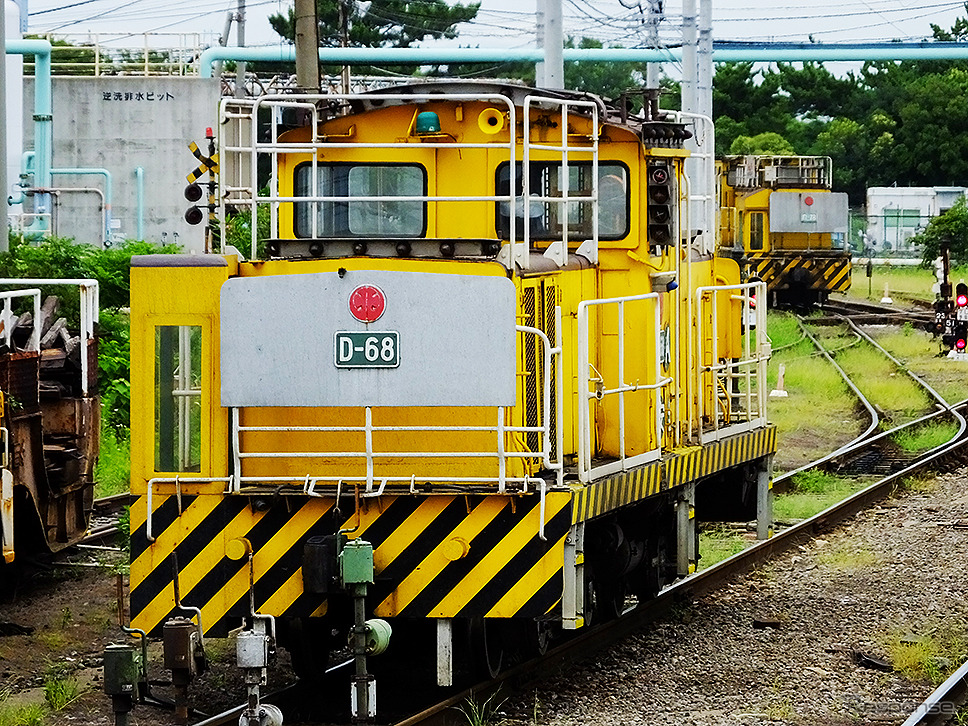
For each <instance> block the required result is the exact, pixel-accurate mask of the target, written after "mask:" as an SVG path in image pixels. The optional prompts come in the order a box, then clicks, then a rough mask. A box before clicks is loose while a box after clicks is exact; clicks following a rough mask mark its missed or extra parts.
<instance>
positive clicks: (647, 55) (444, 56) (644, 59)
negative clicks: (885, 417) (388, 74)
mask: <svg viewBox="0 0 968 726" xmlns="http://www.w3.org/2000/svg"><path fill="white" fill-rule="evenodd" d="M563 54H564V59H565V60H566V61H633V62H640V63H649V62H655V61H659V62H666V61H678V60H681V58H682V49H681V48H565V49H564V51H563ZM295 57H296V49H295V47H294V46H291V45H273V46H260V47H255V48H224V47H222V46H215V47H212V48H208V49H206V50H205V51H203V52H202V55H201V58H200V59H199V63H200V68H199V75H200V76H201V77H202V78H211V77H212V64H213V63H215V62H217V61H224V60H234V61H243V60H246V61H276V62H288V63H291V62H293V61H294V60H295ZM966 58H968V43H944V42H928V43H850V44H847V43H844V44H840V43H837V44H834V43H830V44H825V43H733V42H728V43H723V42H719V43H713V60H714V61H718V62H723V61H755V62H770V61H864V60H958V59H966ZM319 60H320V61H321V62H326V63H347V64H349V63H387V64H393V63H419V64H425V63H455V62H461V63H503V62H507V61H528V62H535V63H537V62H541V61H542V60H544V51H543V50H541V49H538V48H518V49H509V48H320V49H319Z"/></svg>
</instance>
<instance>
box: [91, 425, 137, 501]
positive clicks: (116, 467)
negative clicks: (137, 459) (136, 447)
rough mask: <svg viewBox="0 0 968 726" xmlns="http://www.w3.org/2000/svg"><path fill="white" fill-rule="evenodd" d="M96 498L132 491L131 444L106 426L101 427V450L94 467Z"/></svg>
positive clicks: (125, 435)
mask: <svg viewBox="0 0 968 726" xmlns="http://www.w3.org/2000/svg"><path fill="white" fill-rule="evenodd" d="M94 478H95V480H96V481H97V485H96V486H95V488H94V496H96V497H107V496H110V495H112V494H121V493H123V492H126V491H129V490H130V489H131V442H130V440H129V439H128V436H127V433H126V432H125V433H123V434H119V433H117V432H116V431H115V429H113V428H111V427H110V426H108V425H106V424H102V426H101V450H100V453H99V455H98V460H97V464H95V466H94Z"/></svg>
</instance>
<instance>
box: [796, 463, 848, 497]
mask: <svg viewBox="0 0 968 726" xmlns="http://www.w3.org/2000/svg"><path fill="white" fill-rule="evenodd" d="M792 481H793V489H794V491H797V492H800V493H803V494H826V493H827V492H833V491H839V490H840V488H841V487H842V486H843V485H845V484H846V483H847V482H846V481H845V480H844V479H841V478H840V477H838V476H834V475H833V474H828V473H827V472H825V471H817V470H816V469H811V470H810V471H801V472H799V473H797V474H794V475H793V479H792Z"/></svg>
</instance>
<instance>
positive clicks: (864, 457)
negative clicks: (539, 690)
mask: <svg viewBox="0 0 968 726" xmlns="http://www.w3.org/2000/svg"><path fill="white" fill-rule="evenodd" d="M871 307H877V306H866V305H863V304H859V305H858V308H867V310H864V311H862V314H860V322H863V321H864V320H866V318H867V317H868V316H869V315H873V314H875V313H872V312H871V311H870V310H869V308H871ZM879 312H883V309H880V311H879ZM890 312H892V313H895V312H898V311H890ZM858 314H859V313H857V312H852V314H851V315H850V319H849V320H846V319H845V316H844V315H843V314H840V313H838V314H837V315H836V318H835V320H836V322H837V323H839V324H847V325H848V327H850V329H851V330H852V331H854V332H855V334H856V335H857V336H858V338H859V339H862V340H865V341H866V342H867V343H869V344H870V345H872V346H874V347H875V348H877V349H878V350H880V351H881V353H882V354H884V355H885V356H887V357H888V358H889V359H891V360H892V361H893V362H894V364H895V365H897V366H898V368H899V369H900V370H903V371H904V372H905V373H906V374H907V375H909V376H911V377H912V378H913V379H914V380H915V382H917V383H918V384H919V385H920V386H922V388H924V390H925V391H926V392H927V393H928V395H929V396H930V397H931V398H933V399H934V400H935V401H936V402H937V405H938V410H936V411H933V412H930V413H928V414H926V415H924V416H922V417H919V418H917V419H915V420H912V421H909V422H907V423H905V424H902V425H901V426H897V427H894V428H892V429H890V430H888V431H883V432H879V433H878V432H877V428H878V425H879V423H880V419H879V416H878V414H877V411H876V407H875V406H873V404H871V403H870V402H869V401H868V400H867V398H866V397H865V396H864V394H863V393H862V392H861V391H860V390H859V389H858V388H857V386H856V385H855V384H854V383H853V382H852V381H850V379H849V376H848V375H847V374H846V372H844V371H843V370H842V369H840V367H839V366H838V365H837V364H836V362H835V361H834V359H833V356H832V355H831V354H830V352H829V351H827V350H826V349H825V348H824V347H823V346H822V344H821V343H820V342H819V341H818V340H817V339H816V338H815V337H814V336H813V335H812V334H811V333H810V332H809V330H807V329H806V327H804V328H803V332H804V335H805V336H807V337H809V338H811V340H813V342H814V344H815V345H816V346H817V347H818V349H819V350H820V351H821V354H822V355H824V357H826V358H827V359H828V360H829V362H830V363H832V364H833V365H834V367H835V368H837V369H838V370H839V371H840V372H841V375H842V376H843V377H844V379H845V381H847V383H848V386H850V387H851V388H852V389H853V390H854V392H855V395H857V396H858V400H859V401H860V402H861V404H862V405H863V406H864V407H865V408H866V409H867V410H868V411H869V413H870V415H871V424H870V426H869V427H868V428H867V429H866V430H865V431H864V433H863V434H861V435H860V436H859V437H857V438H856V439H855V440H853V441H851V442H848V443H847V444H846V445H844V446H842V447H840V448H839V449H838V450H837V451H834V452H831V453H830V454H828V455H827V456H825V457H823V458H821V459H818V460H817V461H814V462H811V463H809V464H807V465H805V466H803V467H800V468H799V469H797V470H795V471H792V472H787V473H784V474H782V475H780V476H778V477H776V479H775V480H774V485H775V486H776V485H780V486H781V487H782V486H783V485H784V483H786V482H789V481H791V480H792V478H793V477H794V476H795V475H796V474H798V473H800V472H803V471H807V470H811V469H823V470H828V471H831V470H832V471H837V472H839V473H841V474H850V475H856V476H871V475H873V476H875V477H876V480H875V481H873V482H872V483H870V484H868V485H867V486H866V487H864V488H863V489H861V490H860V491H858V492H856V493H855V494H853V495H851V496H850V497H848V498H847V499H845V500H843V501H842V502H840V503H838V504H835V505H833V506H831V507H829V508H827V509H825V510H824V511H822V512H820V513H818V514H816V515H814V516H813V517H810V518H809V519H806V520H803V521H802V522H799V523H797V524H795V525H793V526H790V527H788V528H786V529H784V530H782V531H780V532H778V533H776V534H775V535H774V536H773V537H772V538H770V539H768V540H765V541H762V542H759V543H757V544H755V545H752V546H750V547H748V548H746V549H745V550H743V551H742V552H740V553H738V554H736V555H734V556H732V557H730V558H728V559H726V560H724V561H722V562H720V563H718V564H716V565H714V566H712V567H710V568H708V569H706V570H702V571H700V572H699V573H697V574H695V575H691V576H690V577H688V578H685V579H683V580H680V581H679V582H677V583H675V584H674V585H672V586H670V587H668V588H666V589H665V590H663V591H662V593H660V594H659V596H658V597H657V598H655V599H654V600H651V601H649V602H648V603H645V604H643V605H639V606H637V607H635V608H633V609H631V610H629V611H627V612H626V613H625V614H623V616H622V617H621V618H619V619H617V620H614V621H612V622H609V623H604V624H602V625H598V626H595V627H592V628H590V629H589V630H588V631H587V632H585V633H582V634H581V635H579V636H577V637H574V638H572V639H570V640H568V641H566V642H565V643H563V644H561V645H559V646H558V647H556V648H554V649H552V650H550V651H549V652H548V654H547V655H546V656H545V657H544V658H542V659H540V660H539V661H532V662H529V663H524V664H522V665H520V666H517V667H516V668H513V669H511V670H508V671H507V672H505V673H502V674H501V675H500V676H499V677H498V678H497V679H495V680H493V681H488V682H485V683H480V684H477V685H475V686H474V687H472V688H469V689H467V690H465V691H462V692H460V693H457V694H455V695H452V696H450V697H449V698H447V699H446V700H442V701H441V702H439V703H437V704H434V705H432V706H430V707H428V708H425V709H423V710H422V711H420V712H419V713H415V714H413V715H411V716H409V717H407V718H403V719H399V720H396V721H394V722H393V723H394V724H395V726H418V725H419V726H438V725H444V724H447V725H448V726H449V725H450V724H456V723H463V722H465V721H466V719H464V718H463V716H462V715H461V714H460V713H459V712H458V711H457V710H456V709H458V708H459V707H460V706H461V705H462V704H465V703H467V702H469V701H470V700H471V699H473V700H475V701H476V702H477V703H482V702H484V701H486V700H487V699H488V698H489V697H491V696H492V695H493V694H495V693H497V692H498V691H499V690H502V691H503V692H504V693H508V692H519V691H523V690H524V688H525V687H526V686H527V684H528V683H530V682H534V681H535V680H539V679H540V678H541V677H542V676H544V675H547V674H550V673H552V672H554V671H555V670H556V669H558V668H560V667H561V666H562V665H563V664H566V663H568V662H572V661H575V660H578V659H581V658H586V657H587V656H588V655H589V653H591V652H595V651H601V650H604V649H605V648H606V647H607V646H608V645H610V644H611V643H614V642H615V641H618V640H621V639H622V638H624V637H626V636H628V635H630V634H632V633H634V632H637V631H639V630H641V629H643V628H645V627H646V626H648V625H649V624H651V623H652V622H654V621H656V620H657V619H658V618H660V617H661V616H663V615H665V614H666V613H668V612H669V611H670V610H671V609H672V608H673V607H674V606H676V605H677V604H680V603H682V602H684V601H689V600H692V599H694V598H696V597H699V596H701V595H705V594H708V593H711V592H713V591H715V590H716V589H717V588H719V587H720V586H721V585H723V584H724V583H726V582H727V581H729V580H731V579H732V578H734V577H736V576H738V575H740V574H743V573H745V572H748V571H750V570H751V569H753V568H754V567H756V566H757V565H760V564H762V563H764V562H766V561H768V560H770V559H771V558H773V557H775V556H776V555H778V554H780V553H783V552H787V551H789V550H791V549H793V548H795V547H797V546H798V545H800V544H802V543H804V542H805V541H807V540H810V539H812V538H813V537H815V536H816V535H817V534H819V533H821V532H824V531H826V530H828V529H829V528H830V527H832V526H834V525H836V524H838V523H840V522H842V521H844V520H846V519H848V518H849V517H851V516H853V515H854V514H856V513H857V512H859V511H861V510H863V509H865V508H867V507H869V506H871V505H872V504H873V503H875V502H877V501H879V500H881V499H883V498H885V497H887V496H888V495H889V494H890V493H891V492H892V491H893V490H894V488H895V487H896V486H897V485H898V484H899V483H900V482H901V481H902V480H903V479H904V478H906V477H909V476H913V475H915V474H917V473H920V472H922V471H925V470H928V469H930V468H932V467H933V466H936V465H938V464H939V463H941V462H944V463H946V464H950V463H951V461H952V460H953V459H955V458H957V459H959V460H960V461H962V462H968V446H966V444H968V424H966V419H965V415H966V414H968V399H966V400H963V401H960V402H958V403H956V404H954V405H949V404H948V403H947V402H946V401H945V400H944V399H943V398H942V397H941V396H940V395H939V394H938V393H937V392H936V391H935V390H934V389H933V388H932V387H931V386H930V385H929V384H927V382H925V381H924V380H923V379H921V378H919V377H918V376H916V375H915V374H913V373H911V372H910V371H908V370H907V369H906V367H905V366H904V365H903V363H901V362H900V361H898V360H897V359H896V358H894V357H893V356H891V355H890V353H888V352H887V351H886V350H884V349H883V347H881V346H880V345H879V344H877V343H876V341H874V340H873V339H872V338H870V336H868V335H867V334H866V333H865V332H864V331H863V330H861V329H860V328H859V327H857V325H856V322H855V321H857V319H858ZM888 317H889V319H887V320H885V319H884V317H880V318H878V319H877V321H876V322H878V323H880V324H883V323H885V322H887V323H894V324H899V323H900V324H903V323H906V322H912V321H916V320H917V317H918V314H914V313H912V314H904V313H902V314H900V315H898V316H896V317H894V316H888ZM821 320H822V319H821ZM816 321H817V319H816V318H814V319H811V322H816ZM898 321H899V323H898ZM932 321H933V317H932ZM944 417H950V418H951V419H953V420H954V421H955V422H957V424H958V429H957V432H956V433H955V435H954V436H952V438H951V439H950V440H949V441H947V442H945V443H944V444H941V445H938V446H935V447H934V448H932V449H930V450H928V451H924V452H921V453H920V454H899V453H897V451H895V450H894V449H896V447H893V446H892V445H891V444H890V439H891V437H892V436H893V435H896V434H897V433H898V432H900V431H903V430H905V429H909V428H914V427H918V426H921V425H924V424H928V423H932V422H934V421H936V420H937V419H939V418H944ZM956 676H958V678H956ZM949 681H950V682H951V683H952V687H951V690H950V692H949V693H946V694H943V695H942V694H939V695H937V696H936V695H935V694H932V698H934V699H935V700H934V701H931V702H930V703H926V705H923V706H922V707H920V708H919V711H923V714H922V715H923V716H924V717H925V718H928V717H930V718H936V717H937V716H938V714H945V713H947V714H948V719H950V718H951V716H950V714H951V713H953V709H954V708H955V706H954V705H953V704H954V703H955V702H957V704H958V706H960V705H961V704H963V703H964V702H965V701H966V700H968V664H966V665H965V666H963V667H962V668H961V669H960V670H959V671H958V672H957V673H956V674H955V676H952V678H951V679H949ZM945 685H948V684H945ZM941 690H942V689H939V692H940V691H941ZM929 701H930V699H929ZM916 715H917V714H915V715H914V716H912V719H913V718H915V716H916ZM941 723H947V720H945V721H938V720H920V721H912V720H910V719H909V720H908V722H906V723H905V724H904V726H922V725H923V726H935V725H936V724H941Z"/></svg>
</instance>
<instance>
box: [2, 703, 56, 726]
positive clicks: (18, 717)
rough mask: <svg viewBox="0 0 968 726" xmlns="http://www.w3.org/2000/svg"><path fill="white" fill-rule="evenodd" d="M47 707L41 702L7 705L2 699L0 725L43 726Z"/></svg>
mask: <svg viewBox="0 0 968 726" xmlns="http://www.w3.org/2000/svg"><path fill="white" fill-rule="evenodd" d="M46 716H47V709H46V708H45V707H44V706H43V705H42V704H39V703H33V704H29V705H27V706H7V705H5V704H4V703H3V702H2V701H0V726H43V724H44V718H45V717H46Z"/></svg>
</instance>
